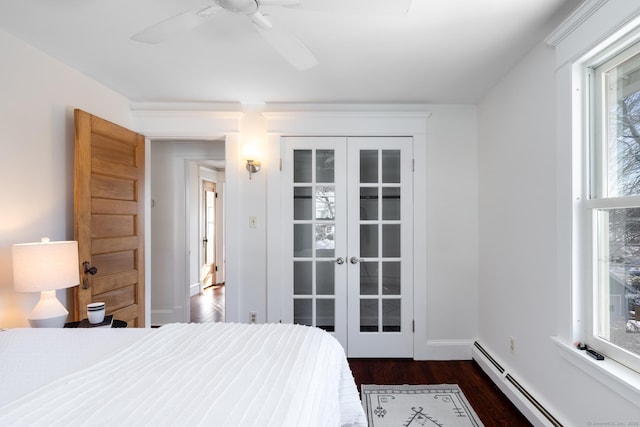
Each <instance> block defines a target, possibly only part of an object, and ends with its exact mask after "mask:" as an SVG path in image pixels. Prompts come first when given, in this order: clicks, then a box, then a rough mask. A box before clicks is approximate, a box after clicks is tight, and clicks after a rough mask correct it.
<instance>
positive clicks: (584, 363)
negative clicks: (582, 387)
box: [551, 337, 640, 408]
mask: <svg viewBox="0 0 640 427" xmlns="http://www.w3.org/2000/svg"><path fill="white" fill-rule="evenodd" d="M551 340H552V341H553V343H554V344H556V346H557V347H558V348H559V349H560V355H561V356H562V358H563V359H565V360H566V361H567V362H569V363H571V364H572V365H574V366H575V367H577V368H579V369H581V370H582V371H584V372H585V373H586V374H588V375H589V376H591V377H593V378H595V379H596V380H597V381H598V382H600V383H601V384H604V385H606V386H607V387H609V389H611V390H612V391H614V392H616V393H617V394H618V395H619V396H621V397H623V398H625V399H626V400H628V401H629V402H631V403H633V404H634V405H636V406H637V407H639V408H640V374H639V373H638V372H636V371H633V370H631V369H629V368H627V367H626V366H624V365H621V364H619V363H617V362H616V361H615V360H613V359H610V358H608V357H606V358H605V359H604V360H595V359H594V358H592V357H590V356H588V355H587V354H586V352H585V351H580V350H578V349H577V348H576V347H575V346H572V345H570V344H567V343H566V342H564V341H563V340H562V339H561V338H559V337H551Z"/></svg>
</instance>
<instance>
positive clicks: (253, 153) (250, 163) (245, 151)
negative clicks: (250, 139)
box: [242, 144, 262, 179]
mask: <svg viewBox="0 0 640 427" xmlns="http://www.w3.org/2000/svg"><path fill="white" fill-rule="evenodd" d="M242 156H243V157H244V158H245V159H247V164H246V168H247V171H249V179H251V175H252V174H254V173H256V172H258V171H259V170H260V166H262V165H261V164H260V162H259V161H258V160H254V159H255V158H256V157H258V150H257V149H256V146H255V145H253V144H247V145H245V146H244V147H243V148H242Z"/></svg>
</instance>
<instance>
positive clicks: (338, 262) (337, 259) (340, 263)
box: [336, 257, 344, 265]
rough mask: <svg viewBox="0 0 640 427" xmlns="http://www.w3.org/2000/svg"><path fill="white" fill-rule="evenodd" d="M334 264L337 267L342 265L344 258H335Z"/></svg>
mask: <svg viewBox="0 0 640 427" xmlns="http://www.w3.org/2000/svg"><path fill="white" fill-rule="evenodd" d="M336 264H338V265H342V264H344V258H342V257H338V258H336Z"/></svg>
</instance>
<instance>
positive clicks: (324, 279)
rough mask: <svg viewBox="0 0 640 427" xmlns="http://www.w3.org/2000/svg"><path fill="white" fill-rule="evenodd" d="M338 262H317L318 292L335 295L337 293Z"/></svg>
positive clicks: (319, 293) (318, 293)
mask: <svg viewBox="0 0 640 427" xmlns="http://www.w3.org/2000/svg"><path fill="white" fill-rule="evenodd" d="M335 269H336V264H335V263H334V262H333V261H331V262H326V261H323V262H317V263H316V294H317V295H333V294H334V293H335V281H336V271H335Z"/></svg>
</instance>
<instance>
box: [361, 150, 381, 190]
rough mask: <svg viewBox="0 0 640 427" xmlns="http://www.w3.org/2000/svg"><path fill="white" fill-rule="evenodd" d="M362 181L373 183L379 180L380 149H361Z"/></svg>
mask: <svg viewBox="0 0 640 427" xmlns="http://www.w3.org/2000/svg"><path fill="white" fill-rule="evenodd" d="M360 182H361V183H363V184H372V183H377V182H378V151H377V150H362V151H360Z"/></svg>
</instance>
